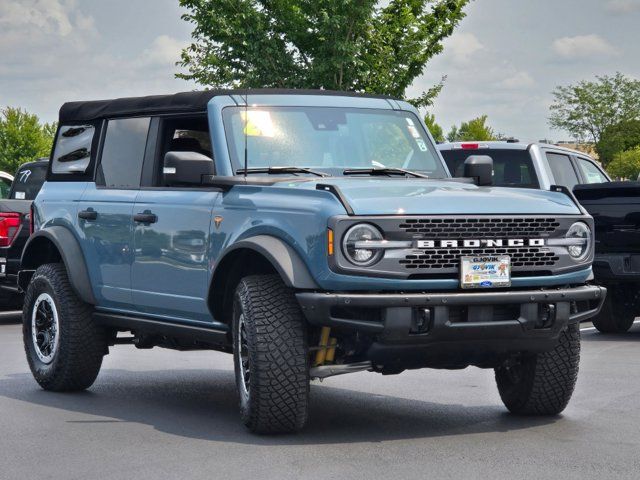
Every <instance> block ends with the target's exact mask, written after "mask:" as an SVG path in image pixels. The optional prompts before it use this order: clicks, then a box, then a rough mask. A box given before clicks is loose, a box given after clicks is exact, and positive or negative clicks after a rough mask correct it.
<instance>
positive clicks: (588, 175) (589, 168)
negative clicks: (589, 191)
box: [578, 158, 609, 183]
mask: <svg viewBox="0 0 640 480" xmlns="http://www.w3.org/2000/svg"><path fill="white" fill-rule="evenodd" d="M578 165H579V166H580V170H582V175H583V176H584V178H585V181H586V182H587V183H605V182H608V181H609V180H608V179H607V177H606V176H605V175H604V173H602V171H601V170H600V169H599V168H598V166H597V165H596V164H595V163H593V162H592V161H591V160H587V159H586V158H578Z"/></svg>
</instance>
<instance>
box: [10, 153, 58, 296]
mask: <svg viewBox="0 0 640 480" xmlns="http://www.w3.org/2000/svg"><path fill="white" fill-rule="evenodd" d="M48 160H49V159H48V158H41V159H39V160H37V161H35V162H29V163H25V164H23V165H21V166H20V167H19V168H18V171H17V172H16V175H15V178H14V180H13V183H12V184H11V189H10V190H9V196H8V198H5V199H1V200H0V308H13V307H15V308H21V307H22V295H21V294H20V293H19V292H18V287H17V276H18V270H19V267H20V257H21V256H22V250H23V248H24V245H25V243H27V239H28V238H29V234H30V222H31V202H32V201H33V199H34V198H36V195H38V192H39V191H40V188H41V187H42V184H43V183H44V181H45V178H46V175H47V167H48V165H49V161H48Z"/></svg>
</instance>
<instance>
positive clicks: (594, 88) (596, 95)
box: [549, 72, 640, 143]
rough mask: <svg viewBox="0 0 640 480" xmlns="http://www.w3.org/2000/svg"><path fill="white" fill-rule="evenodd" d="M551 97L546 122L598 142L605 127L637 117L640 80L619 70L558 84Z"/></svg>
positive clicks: (638, 112) (639, 112)
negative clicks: (568, 83)
mask: <svg viewBox="0 0 640 480" xmlns="http://www.w3.org/2000/svg"><path fill="white" fill-rule="evenodd" d="M553 96H554V103H553V104H552V105H551V107H550V109H551V116H550V117H549V124H550V125H551V127H552V128H555V129H558V130H566V131H567V132H569V133H571V134H572V135H574V136H575V137H576V138H578V139H580V140H590V141H593V142H594V143H598V142H599V141H600V139H601V137H602V134H603V132H604V131H605V130H606V128H607V127H609V126H611V125H615V124H617V123H620V122H624V121H628V120H634V119H640V81H638V80H634V79H631V78H629V77H626V76H624V75H623V74H621V73H620V72H618V73H616V74H615V75H614V76H606V75H605V76H602V77H596V80H595V81H582V82H578V83H577V84H575V85H569V86H566V87H557V88H556V89H555V90H554V92H553Z"/></svg>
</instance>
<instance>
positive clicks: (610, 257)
mask: <svg viewBox="0 0 640 480" xmlns="http://www.w3.org/2000/svg"><path fill="white" fill-rule="evenodd" d="M593 274H594V275H595V278H596V281H598V282H604V283H618V282H640V254H637V253H596V256H595V259H594V261H593Z"/></svg>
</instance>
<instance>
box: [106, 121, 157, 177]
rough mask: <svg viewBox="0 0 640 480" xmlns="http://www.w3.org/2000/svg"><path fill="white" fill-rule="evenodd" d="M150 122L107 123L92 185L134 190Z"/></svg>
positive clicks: (139, 172)
mask: <svg viewBox="0 0 640 480" xmlns="http://www.w3.org/2000/svg"><path fill="white" fill-rule="evenodd" d="M150 121H151V119H150V118H148V117H146V118H125V119H120V120H109V123H108V124H107V133H106V135H105V139H104V146H103V147H102V155H101V156H100V165H99V166H98V173H97V176H96V184H98V185H102V186H105V187H109V188H137V187H139V186H140V175H141V173H142V164H143V161H144V151H145V147H146V144H147V135H148V133H149V123H150Z"/></svg>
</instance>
